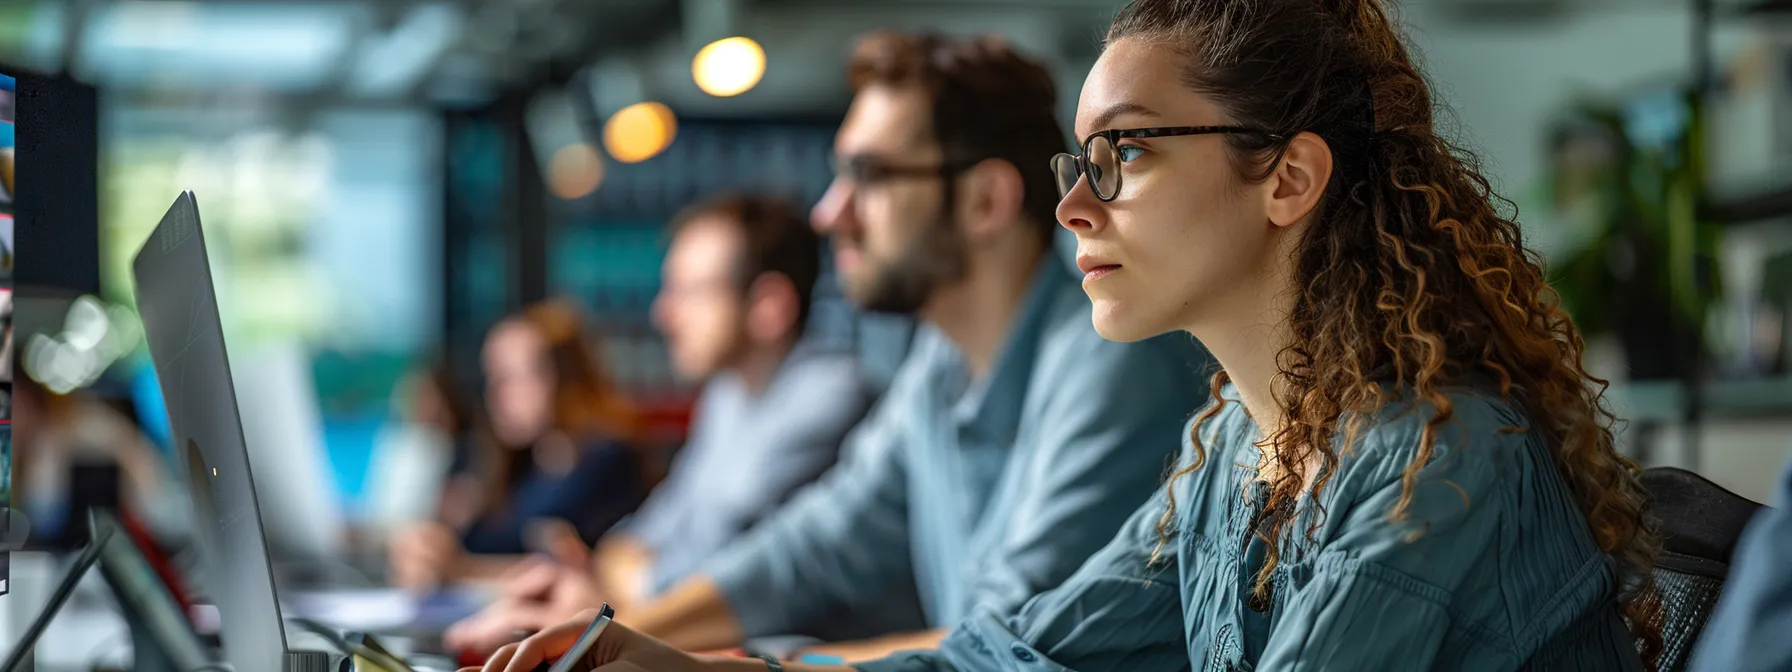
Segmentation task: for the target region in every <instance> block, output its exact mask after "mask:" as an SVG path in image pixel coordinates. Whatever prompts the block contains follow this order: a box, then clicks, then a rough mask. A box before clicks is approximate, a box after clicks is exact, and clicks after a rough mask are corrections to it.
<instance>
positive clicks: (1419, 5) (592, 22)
mask: <svg viewBox="0 0 1792 672" xmlns="http://www.w3.org/2000/svg"><path fill="white" fill-rule="evenodd" d="M1746 1H1747V0H1715V2H1716V4H1718V5H1719V6H1720V7H1730V6H1734V5H1738V4H1742V3H1744V2H1746ZM1635 3H1661V4H1684V5H1687V6H1688V7H1690V3H1691V0H1408V2H1407V3H1405V4H1408V5H1413V6H1414V7H1413V9H1415V10H1417V11H1423V12H1427V13H1431V14H1432V15H1434V16H1438V17H1442V18H1445V20H1449V19H1450V18H1452V17H1453V18H1454V19H1456V20H1462V21H1487V20H1489V19H1495V18H1504V19H1507V20H1510V21H1533V22H1534V21H1550V20H1558V19H1557V18H1556V17H1560V16H1561V15H1562V14H1563V13H1566V12H1572V11H1575V10H1576V9H1577V8H1579V9H1587V8H1593V7H1599V8H1609V7H1614V6H1619V5H1633V4H1635ZM1122 4H1124V0H326V1H311V2H296V1H292V0H224V1H215V2H213V1H199V0H36V1H20V0H4V1H0V63H9V64H14V65H21V66H25V67H29V68H33V69H38V70H44V71H52V72H60V71H68V72H72V73H74V74H75V76H77V77H79V78H81V79H84V80H88V81H91V82H94V83H97V84H99V85H101V86H103V87H105V88H106V89H107V90H108V92H110V93H112V94H118V95H124V96H132V97H135V98H136V99H138V100H141V101H146V103H154V102H157V101H163V100H168V101H173V102H175V103H178V104H185V105H191V104H194V102H195V101H198V102H199V104H202V105H203V104H206V103H207V102H217V101H230V100H237V99H240V98H245V97H246V98H252V99H257V100H262V101H264V102H269V101H271V102H275V103H278V104H279V105H280V106H284V107H301V108H303V107H317V106H332V105H345V104H346V105H383V104H398V105H419V104H422V105H432V106H457V105H477V104H481V103H484V102H487V101H489V100H491V99H493V98H495V97H496V96H498V95H499V94H501V93H502V92H505V91H516V90H524V91H527V90H533V89H536V88H538V87H539V86H541V85H542V84H557V83H561V82H566V81H568V80H571V79H574V78H588V79H589V81H590V82H591V84H592V87H591V88H592V90H593V91H594V92H595V97H596V99H597V100H596V103H597V107H598V108H599V111H603V110H605V109H615V108H619V107H621V106H623V105H626V104H629V103H632V102H638V101H639V100H640V99H643V98H647V99H654V100H660V101H662V102H665V103H667V104H669V105H671V106H672V107H673V108H674V109H677V110H679V112H680V113H681V114H696V115H704V116H730V115H761V114H766V113H772V112H776V113H798V114H800V113H828V112H837V111H838V109H839V108H840V107H841V106H842V105H843V104H844V100H845V96H846V91H845V87H844V82H843V81H842V73H841V72H840V61H841V59H842V57H843V55H844V52H845V50H846V49H847V45H848V44H849V42H850V40H851V38H852V36H854V35H856V34H858V33H861V32H864V31H867V30H871V29H875V28H882V27H889V28H908V29H919V28H936V29H941V30H943V31H945V32H950V33H960V34H963V33H986V32H1000V33H1002V34H1003V35H1005V36H1007V37H1008V38H1009V39H1010V40H1011V41H1013V42H1015V43H1016V44H1017V45H1018V46H1020V47H1021V48H1022V49H1024V50H1026V51H1027V52H1029V53H1032V54H1034V55H1036V56H1038V57H1040V58H1042V59H1043V60H1045V61H1047V62H1049V63H1052V64H1055V65H1068V66H1072V67H1068V68H1062V69H1064V70H1072V71H1074V70H1077V68H1076V67H1074V66H1078V65H1083V64H1087V63H1089V62H1091V61H1092V60H1093V59H1094V57H1095V48H1096V45H1097V43H1098V38H1099V35H1100V30H1101V27H1102V26H1103V25H1104V24H1105V23H1106V21H1107V19H1108V18H1109V17H1111V16H1112V13H1113V12H1114V11H1115V10H1116V9H1117V8H1118V7H1119V6H1121V5H1122ZM1689 11H1690V9H1689ZM730 35H746V36H749V37H752V38H754V39H756V40H757V41H759V42H760V43H761V44H763V45H765V48H766V52H767V61H768V62H767V70H766V74H765V77H764V79H763V80H762V81H761V83H760V84H759V86H757V87H755V88H754V89H753V90H751V91H748V92H747V93H746V94H743V95H741V96H737V97H733V98H714V97H710V96H708V95H706V94H703V93H702V92H700V91H699V90H698V89H697V87H696V85H695V84H694V82H692V81H691V77H690V60H691V57H692V55H694V54H695V53H696V51H697V49H698V48H699V47H701V46H702V45H703V44H704V43H706V42H708V41H710V40H713V39H719V38H721V37H727V36H730ZM1066 84H1074V83H1069V82H1067V83H1066Z"/></svg>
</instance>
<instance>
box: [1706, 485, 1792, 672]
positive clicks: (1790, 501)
mask: <svg viewBox="0 0 1792 672" xmlns="http://www.w3.org/2000/svg"><path fill="white" fill-rule="evenodd" d="M1787 507H1792V465H1788V466H1787V470H1786V472H1785V475H1783V476H1782V477H1781V478H1780V486H1779V492H1778V493H1777V494H1776V495H1775V496H1774V505H1773V507H1772V508H1763V509H1761V510H1760V511H1759V512H1757V513H1756V514H1755V518H1754V520H1752V521H1750V522H1749V524H1748V528H1747V530H1746V531H1744V532H1743V534H1742V539H1741V541H1740V542H1738V543H1737V546H1736V555H1735V558H1734V559H1733V560H1732V561H1731V563H1730V576H1729V578H1728V580H1727V581H1725V584H1724V589H1723V596H1722V597H1721V598H1719V600H1718V603H1717V610H1716V612H1715V613H1713V614H1712V617H1711V621H1710V622H1708V623H1706V624H1705V630H1704V635H1703V636H1702V637H1701V639H1700V641H1699V644H1698V647H1697V649H1696V650H1695V651H1694V656H1693V665H1692V666H1691V668H1690V669H1693V670H1700V671H1703V670H1727V671H1734V672H1751V671H1753V670H1788V669H1792V640H1789V639H1787V637H1786V633H1789V632H1792V572H1788V571H1786V564H1787V562H1788V560H1792V513H1788V511H1787Z"/></svg>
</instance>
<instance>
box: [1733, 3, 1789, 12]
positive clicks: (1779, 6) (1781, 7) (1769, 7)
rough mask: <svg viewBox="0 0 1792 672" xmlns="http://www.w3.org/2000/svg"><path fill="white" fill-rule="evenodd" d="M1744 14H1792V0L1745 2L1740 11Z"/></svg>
mask: <svg viewBox="0 0 1792 672" xmlns="http://www.w3.org/2000/svg"><path fill="white" fill-rule="evenodd" d="M1737 13H1739V14H1741V15H1743V16H1792V0H1759V1H1758V2H1749V3H1744V5H1743V6H1742V7H1741V8H1739V10H1738V12H1737Z"/></svg>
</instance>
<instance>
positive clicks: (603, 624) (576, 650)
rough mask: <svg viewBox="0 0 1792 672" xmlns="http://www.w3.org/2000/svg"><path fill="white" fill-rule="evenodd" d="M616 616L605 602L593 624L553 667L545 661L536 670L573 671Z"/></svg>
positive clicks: (548, 671)
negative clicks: (573, 667) (574, 666)
mask: <svg viewBox="0 0 1792 672" xmlns="http://www.w3.org/2000/svg"><path fill="white" fill-rule="evenodd" d="M615 618H616V610H614V609H611V608H610V604H609V603H608V602H606V603H604V606H603V608H601V609H599V610H598V611H597V618H594V619H592V620H591V625H589V626H586V628H585V632H584V633H583V634H580V635H579V639H578V641H575V642H573V643H572V648H569V649H567V650H566V653H564V654H562V655H561V656H560V660H559V661H558V662H555V663H554V665H553V666H552V667H548V666H547V664H546V663H543V664H541V665H538V666H536V668H535V672H572V666H573V665H575V664H577V663H578V662H579V661H580V660H583V659H584V658H585V656H588V655H590V654H591V647H592V646H595V645H596V644H597V639H598V638H599V637H602V636H603V634H604V628H607V627H609V625H610V621H612V620H614V619H615Z"/></svg>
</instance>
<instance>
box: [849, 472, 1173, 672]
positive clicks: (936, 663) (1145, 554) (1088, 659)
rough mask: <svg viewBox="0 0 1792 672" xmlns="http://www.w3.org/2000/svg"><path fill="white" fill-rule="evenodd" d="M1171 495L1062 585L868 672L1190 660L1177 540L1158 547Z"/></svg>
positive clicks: (1046, 670)
mask: <svg viewBox="0 0 1792 672" xmlns="http://www.w3.org/2000/svg"><path fill="white" fill-rule="evenodd" d="M1165 501H1166V500H1165V499H1164V498H1163V497H1161V496H1160V497H1154V498H1152V499H1151V500H1150V502H1149V503H1147V504H1146V505H1145V506H1142V507H1140V508H1139V510H1138V511H1136V512H1135V513H1134V514H1133V516H1132V517H1131V518H1130V519H1128V520H1127V522H1126V523H1125V525H1124V526H1123V527H1122V529H1121V530H1120V532H1119V534H1118V535H1116V536H1115V537H1113V538H1112V539H1111V540H1110V543H1108V544H1107V546H1105V547H1103V548H1102V549H1101V550H1100V551H1098V552H1096V553H1095V554H1094V555H1093V556H1091V557H1090V558H1089V560H1088V562H1086V563H1085V564H1083V566H1082V567H1081V568H1080V569H1078V570H1077V572H1076V573H1075V574H1074V575H1072V576H1071V577H1070V578H1069V579H1067V580H1066V581H1065V582H1064V584H1063V585H1062V586H1059V587H1057V588H1055V589H1052V590H1048V591H1046V592H1044V593H1041V594H1040V595H1038V596H1037V597H1035V598H1033V599H1032V600H1029V601H1028V602H1027V603H1026V604H1025V605H1024V606H1022V607H1020V608H1019V609H1018V610H1015V611H1011V612H1002V611H998V610H996V609H994V608H991V607H989V606H987V605H986V606H984V607H982V608H980V609H979V610H978V611H977V612H976V614H975V615H974V616H972V617H971V618H969V619H967V620H966V621H965V622H964V623H961V624H959V625H958V626H957V627H956V628H954V629H953V631H952V633H951V634H950V635H948V636H947V637H946V639H945V641H943V642H941V644H940V648H939V650H938V651H910V652H903V653H898V654H896V655H893V656H890V657H888V658H885V659H883V660H878V661H872V662H868V663H862V664H860V665H859V666H858V667H859V669H860V670H861V671H862V672H959V671H963V672H972V671H976V672H996V671H1001V672H1071V671H1073V670H1080V671H1084V672H1094V671H1097V670H1173V669H1182V668H1183V667H1184V666H1185V665H1187V662H1188V654H1187V653H1186V649H1185V645H1184V639H1183V633H1182V610H1181V608H1180V605H1181V595H1180V592H1179V587H1178V585H1177V577H1178V568H1177V553H1176V544H1175V543H1174V542H1172V543H1169V544H1167V545H1165V546H1164V549H1163V552H1162V553H1161V554H1160V556H1159V557H1158V558H1157V559H1156V562H1155V563H1153V561H1152V560H1153V559H1152V554H1153V552H1154V551H1155V550H1156V549H1157V546H1158V533H1157V523H1158V520H1159V519H1160V518H1161V517H1162V516H1163V512H1164V506H1165Z"/></svg>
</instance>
